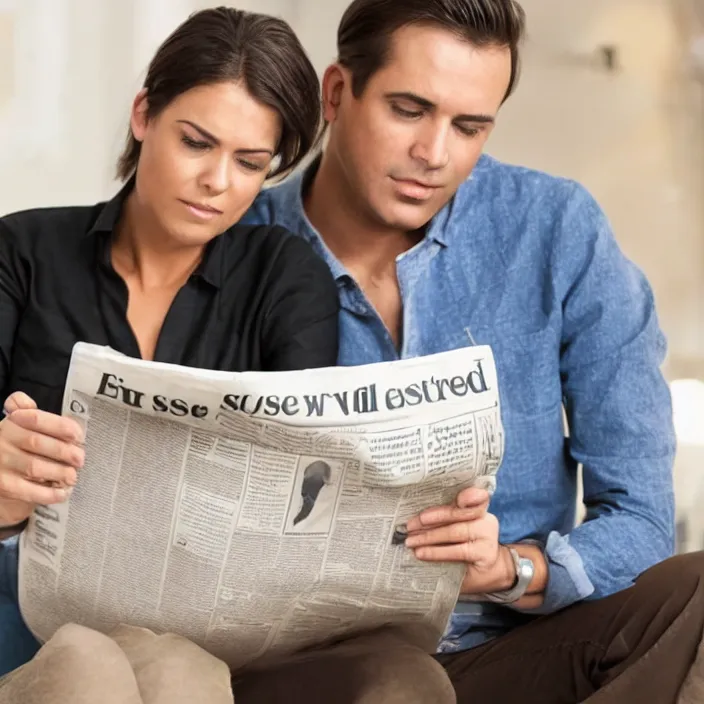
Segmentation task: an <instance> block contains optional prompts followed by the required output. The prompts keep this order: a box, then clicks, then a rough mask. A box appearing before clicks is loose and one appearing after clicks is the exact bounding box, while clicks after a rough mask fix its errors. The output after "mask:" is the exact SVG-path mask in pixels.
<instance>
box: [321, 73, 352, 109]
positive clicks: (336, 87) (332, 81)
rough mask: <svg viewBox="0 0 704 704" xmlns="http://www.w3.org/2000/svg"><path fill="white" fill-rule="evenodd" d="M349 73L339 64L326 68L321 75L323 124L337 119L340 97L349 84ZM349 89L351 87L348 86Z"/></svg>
mask: <svg viewBox="0 0 704 704" xmlns="http://www.w3.org/2000/svg"><path fill="white" fill-rule="evenodd" d="M351 78H352V77H351V76H350V72H349V71H348V70H347V69H346V68H344V67H343V66H340V64H332V66H328V68H327V70H326V71H325V74H324V75H323V88H322V91H323V118H324V120H325V122H327V123H331V122H335V120H336V119H337V115H338V111H339V109H340V104H341V103H342V96H343V94H344V92H345V89H346V88H347V86H348V84H350V83H351ZM349 87H350V89H351V85H349Z"/></svg>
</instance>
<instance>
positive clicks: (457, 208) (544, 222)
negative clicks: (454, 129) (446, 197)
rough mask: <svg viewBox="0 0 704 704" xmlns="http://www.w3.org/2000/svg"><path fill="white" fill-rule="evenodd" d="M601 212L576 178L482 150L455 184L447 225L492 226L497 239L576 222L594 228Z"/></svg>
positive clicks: (538, 236)
mask: <svg viewBox="0 0 704 704" xmlns="http://www.w3.org/2000/svg"><path fill="white" fill-rule="evenodd" d="M602 221H603V213H602V211H601V209H600V208H599V206H598V204H597V203H596V201H595V200H594V198H593V197H592V195H591V194H590V193H589V191H588V190H587V189H586V188H585V187H584V186H582V185H581V184H579V183H577V182H576V181H574V180H572V179H569V178H563V177H560V176H553V175H551V174H549V173H546V172H544V171H539V170H537V169H532V168H528V167H525V166H516V165H513V164H507V163H505V162H501V161H499V160H497V159H494V158H493V157H490V156H483V157H482V158H481V159H480V161H479V162H478V163H477V166H476V167H475V169H474V171H473V172H472V175H471V176H470V178H469V179H467V180H466V181H465V182H464V183H463V184H462V185H461V186H460V188H459V189H458V191H457V194H456V196H455V199H454V204H453V207H452V214H451V217H450V221H449V226H451V227H454V228H455V229H460V230H467V231H468V232H469V231H470V230H473V229H474V227H471V224H472V223H473V224H475V225H476V226H478V227H481V228H483V229H486V228H490V229H492V230H494V231H495V232H496V234H497V236H498V237H499V239H502V238H505V239H508V240H515V239H516V238H520V239H522V240H525V239H526V238H528V239H531V240H545V239H546V238H550V239H553V238H554V237H555V235H557V234H559V232H561V231H563V230H564V229H565V228H566V227H568V228H569V229H571V228H574V227H578V228H580V229H581V228H584V229H585V231H586V230H590V229H591V230H596V229H597V228H598V227H599V226H600V225H601V223H602Z"/></svg>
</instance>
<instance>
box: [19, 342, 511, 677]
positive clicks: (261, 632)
mask: <svg viewBox="0 0 704 704" xmlns="http://www.w3.org/2000/svg"><path fill="white" fill-rule="evenodd" d="M63 408H64V415H68V416H71V417H73V418H76V419H77V420H78V421H79V422H80V423H81V424H82V425H83V427H84V428H85V430H86V463H85V466H84V468H83V469H82V470H81V471H80V473H79V482H78V485H77V487H76V488H75V491H74V492H73V494H72V496H71V498H70V501H69V502H67V503H66V504H61V505H56V506H51V507H39V508H38V509H37V510H36V511H35V513H34V515H33V516H32V518H31V520H30V524H29V526H28V528H27V530H26V531H25V533H24V534H23V538H22V543H21V550H20V574H19V589H20V606H21V610H22V614H23V616H24V619H25V621H26V622H27V624H28V626H29V628H30V629H31V631H32V632H33V633H34V634H35V636H36V637H37V638H38V639H39V640H40V641H45V640H47V639H48V638H50V637H51V635H52V634H53V633H54V632H55V631H56V630H57V629H58V628H59V627H61V626H62V625H63V624H65V623H68V622H74V623H80V624H83V625H86V626H89V627H92V628H95V629H98V630H100V631H103V632H109V631H110V630H112V628H113V627H115V626H116V625H117V624H120V623H128V624H132V625H137V626H143V627H146V628H150V629H152V630H154V631H156V632H175V633H179V634H181V635H183V636H186V637H188V638H190V639H191V640H193V641H194V642H196V643H198V644H199V645H201V646H202V647H204V648H205V649H206V650H208V651H210V652H211V653H213V654H215V655H217V656H218V657H220V658H222V659H223V660H224V661H225V662H227V663H228V664H229V665H230V667H231V668H233V670H237V669H240V668H243V667H245V666H254V665H256V664H257V663H262V662H267V661H269V660H270V659H272V658H275V657H278V656H281V655H286V654H289V653H291V652H295V651H298V650H300V649H303V648H307V647H311V646H317V645H322V644H324V643H326V642H328V641H331V640H334V639H340V638H342V637H345V636H348V635H353V634H357V633H362V632H365V631H368V630H371V629H374V628H377V627H380V626H383V625H392V626H397V627H399V628H400V629H401V631H403V632H404V634H405V635H406V636H407V637H408V638H409V639H410V640H412V641H413V642H415V643H417V644H418V645H420V646H421V647H423V648H426V649H427V651H428V652H431V651H434V650H435V647H436V645H437V643H438V641H439V639H440V638H441V636H442V633H443V631H444V629H445V627H446V624H447V622H448V619H449V617H450V615H451V612H452V610H453V608H454V606H455V604H456V601H457V598H458V594H459V587H460V584H461V581H462V578H463V574H464V566H463V565H461V564H452V563H424V562H421V561H419V560H417V559H416V558H415V556H414V555H413V552H412V551H411V550H409V549H408V548H406V547H405V546H404V544H403V537H404V532H403V531H404V524H405V522H406V521H407V520H408V519H409V518H411V517H412V516H414V515H417V514H418V513H419V512H420V511H421V510H423V509H425V508H428V507H430V506H435V505H440V504H446V503H451V502H452V501H453V500H454V499H455V497H456V495H457V493H458V492H459V491H460V490H461V488H463V487H466V486H482V487H487V488H488V489H489V490H493V487H494V484H495V474H496V471H497V469H498V467H499V464H500V461H501V457H502V454H503V429H502V425H501V420H500V412H499V394H498V389H497V376H496V369H495V365H494V359H493V356H492V352H491V349H490V348H489V347H469V348H465V349H460V350H456V351H452V352H446V353H442V354H438V355H434V356H429V357H422V358H417V359H410V360H403V361H395V362H388V363H379V364H372V365H367V366H360V367H348V368H342V367H339V368H327V369H317V370H306V371H298V372H275V373H255V372H248V373H225V372H213V371H207V370H200V369H191V368H187V367H180V366H175V365H168V364H162V363H154V362H145V361H142V360H136V359H132V358H128V357H125V356H123V355H121V354H118V353H116V352H114V351H113V350H111V349H109V348H105V347H98V346H94V345H88V344H84V343H79V344H77V345H76V347H75V348H74V351H73V355H72V359H71V365H70V369H69V374H68V379H67V383H66V389H65V393H64V402H63Z"/></svg>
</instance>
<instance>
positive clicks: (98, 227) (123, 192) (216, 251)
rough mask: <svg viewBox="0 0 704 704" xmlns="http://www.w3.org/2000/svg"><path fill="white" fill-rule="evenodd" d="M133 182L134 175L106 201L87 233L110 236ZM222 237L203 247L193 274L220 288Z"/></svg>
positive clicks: (106, 252)
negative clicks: (199, 260)
mask: <svg viewBox="0 0 704 704" xmlns="http://www.w3.org/2000/svg"><path fill="white" fill-rule="evenodd" d="M134 184H135V177H134V176H132V177H131V178H130V179H129V180H128V181H127V182H126V183H125V185H124V186H123V187H122V188H121V189H120V190H119V192H118V193H117V194H116V195H115V197H114V198H113V199H112V200H109V201H107V202H106V203H105V204H104V205H103V207H102V208H101V210H100V212H99V213H98V217H97V218H96V220H95V222H94V223H93V226H92V227H91V228H90V230H88V235H94V234H98V233H104V234H109V235H111V236H112V234H113V232H114V231H115V227H116V226H117V223H118V221H119V219H120V215H121V213H122V207H123V206H124V204H125V200H127V196H128V195H129V194H130V193H131V192H132V189H133V188H134ZM222 248H223V237H222V235H219V236H217V237H214V238H213V239H212V240H211V241H210V242H208V244H207V245H206V247H205V250H204V252H203V258H202V259H201V262H200V264H199V265H198V267H197V269H196V270H195V271H194V272H193V276H195V277H197V278H201V279H203V280H204V281H206V282H207V283H209V284H210V285H211V286H213V287H215V288H221V287H222V282H223V256H222V254H223V251H222ZM104 257H105V258H106V259H109V258H110V257H109V249H107V248H106V250H105V252H104Z"/></svg>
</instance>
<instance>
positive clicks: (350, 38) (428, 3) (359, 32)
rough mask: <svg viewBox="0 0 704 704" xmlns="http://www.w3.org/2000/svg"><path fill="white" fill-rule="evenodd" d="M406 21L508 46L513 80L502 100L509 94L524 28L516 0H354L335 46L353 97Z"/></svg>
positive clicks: (387, 55) (384, 59) (469, 39)
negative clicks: (347, 74)
mask: <svg viewBox="0 0 704 704" xmlns="http://www.w3.org/2000/svg"><path fill="white" fill-rule="evenodd" d="M409 25H427V26H433V27H439V28H441V29H447V30H448V31H449V32H452V33H453V34H455V35H456V36H458V37H459V38H460V39H463V40H465V41H467V42H468V43H470V44H472V45H473V46H476V47H485V46H486V47H488V46H498V47H506V48H508V49H509V50H510V52H511V80H510V81H509V85H508V90H507V91H506V95H505V96H504V100H505V99H506V98H508V96H509V95H511V93H512V92H513V89H514V88H515V86H516V82H517V80H518V74H519V68H520V57H519V45H520V43H521V40H522V38H523V34H524V31H525V13H524V11H523V8H522V7H521V6H520V5H519V4H518V2H516V1H515V0H354V1H353V2H352V4H351V5H350V6H349V7H348V8H347V10H346V11H345V14H344V15H343V17H342V20H341V21H340V26H339V28H338V32H337V50H338V61H339V63H340V64H341V65H343V66H344V67H345V68H347V69H349V71H350V72H351V73H352V92H353V93H354V95H355V96H356V97H360V96H361V95H362V93H363V92H364V89H365V88H366V86H367V83H368V82H369V80H370V79H371V78H372V76H374V74H375V73H376V72H377V71H379V70H380V69H382V68H383V67H384V66H385V65H386V62H387V61H388V60H389V58H390V52H391V42H392V37H393V34H394V32H396V31H397V30H399V29H401V28H402V27H407V26H409Z"/></svg>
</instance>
